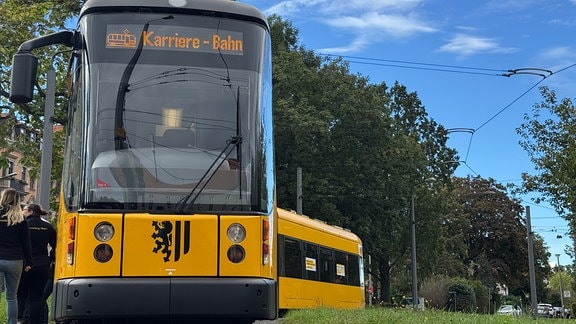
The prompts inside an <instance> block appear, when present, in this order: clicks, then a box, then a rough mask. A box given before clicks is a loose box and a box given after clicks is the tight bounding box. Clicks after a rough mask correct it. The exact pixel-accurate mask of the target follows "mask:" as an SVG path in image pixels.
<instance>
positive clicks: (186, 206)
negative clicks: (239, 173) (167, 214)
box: [174, 136, 242, 214]
mask: <svg viewBox="0 0 576 324" xmlns="http://www.w3.org/2000/svg"><path fill="white" fill-rule="evenodd" d="M226 142H227V143H226V147H224V149H223V150H222V151H221V152H220V154H218V156H217V157H216V159H214V161H213V162H212V164H210V166H209V167H208V169H207V170H206V172H204V174H203V175H202V177H201V178H200V179H199V180H198V182H197V183H196V185H195V186H194V188H193V189H192V191H191V192H190V193H189V194H187V195H186V196H185V197H184V198H182V199H180V200H179V201H178V202H177V203H176V208H174V212H175V213H177V214H185V213H189V212H190V209H192V207H193V206H194V203H195V202H196V200H197V199H198V197H199V196H200V194H201V193H202V191H203V190H204V188H206V186H207V185H208V183H209V182H210V180H212V177H213V176H214V175H215V174H216V171H218V169H219V168H220V166H222V164H223V163H224V161H226V160H227V158H228V156H229V155H230V153H232V150H233V148H234V146H236V147H240V145H241V144H242V137H241V136H233V137H232V138H230V139H229V140H228V141H226ZM212 170H214V171H212ZM211 171H212V172H211ZM196 190H198V191H196Z"/></svg>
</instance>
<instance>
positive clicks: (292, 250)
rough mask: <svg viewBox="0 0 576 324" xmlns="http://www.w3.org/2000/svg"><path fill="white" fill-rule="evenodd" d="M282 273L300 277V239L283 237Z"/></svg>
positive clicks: (287, 275)
mask: <svg viewBox="0 0 576 324" xmlns="http://www.w3.org/2000/svg"><path fill="white" fill-rule="evenodd" d="M284 275H285V276H286V277H291V278H302V248H301V247H300V241H298V240H294V239H290V238H287V237H286V238H285V239H284Z"/></svg>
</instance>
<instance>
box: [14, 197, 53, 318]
mask: <svg viewBox="0 0 576 324" xmlns="http://www.w3.org/2000/svg"><path fill="white" fill-rule="evenodd" d="M23 212H24V215H25V216H26V222H27V223H28V228H29V229H30V241H31V243H32V262H33V264H34V268H32V269H31V270H30V271H28V272H25V273H24V274H22V279H21V281H20V287H19V288H18V309H19V310H21V309H24V312H20V313H21V315H22V320H23V323H25V324H41V323H42V322H43V319H44V308H45V307H44V303H45V300H43V299H42V296H43V293H44V287H46V283H47V282H48V281H49V280H51V278H50V265H51V263H52V258H51V256H50V253H49V251H51V250H54V248H55V247H56V231H55V230H54V227H52V224H50V223H49V222H48V221H47V220H45V219H44V218H42V216H44V215H47V214H48V212H46V211H45V210H43V209H42V207H40V205H37V204H30V205H28V206H26V207H24V209H23ZM46 315H47V314H46Z"/></svg>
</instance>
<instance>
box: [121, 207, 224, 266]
mask: <svg viewBox="0 0 576 324" xmlns="http://www.w3.org/2000/svg"><path fill="white" fill-rule="evenodd" d="M123 234H124V238H123V240H124V246H123V251H122V275H123V276H127V277H130V276H216V275H217V273H218V254H217V253H218V216H215V215H155V214H126V216H125V219H124V233H123Z"/></svg>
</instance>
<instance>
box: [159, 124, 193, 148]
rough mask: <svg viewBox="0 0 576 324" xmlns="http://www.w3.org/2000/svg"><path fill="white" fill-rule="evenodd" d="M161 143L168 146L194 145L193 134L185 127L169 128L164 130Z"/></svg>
mask: <svg viewBox="0 0 576 324" xmlns="http://www.w3.org/2000/svg"><path fill="white" fill-rule="evenodd" d="M162 144H163V145H165V146H169V147H193V146H195V134H194V132H193V131H191V130H189V129H186V128H171V129H167V130H166V131H164V135H163V136H162Z"/></svg>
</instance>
